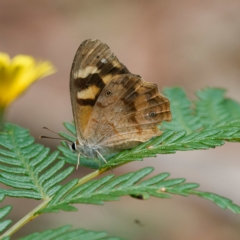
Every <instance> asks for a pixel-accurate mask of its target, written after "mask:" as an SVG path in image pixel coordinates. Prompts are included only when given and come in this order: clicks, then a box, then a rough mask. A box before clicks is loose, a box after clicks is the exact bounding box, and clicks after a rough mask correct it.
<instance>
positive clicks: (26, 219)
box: [0, 168, 109, 239]
mask: <svg viewBox="0 0 240 240" xmlns="http://www.w3.org/2000/svg"><path fill="white" fill-rule="evenodd" d="M107 170H109V169H108V168H105V169H101V170H97V171H95V172H93V173H90V174H88V175H87V176H85V177H83V178H81V179H79V181H78V184H77V185H76V186H75V187H77V186H79V185H82V184H83V183H85V182H88V181H89V180H91V179H93V178H95V177H97V176H98V175H100V174H102V173H103V172H105V171H107ZM75 187H73V188H72V189H74V188H75ZM72 189H71V190H72ZM52 197H53V196H52ZM52 197H51V198H48V199H46V200H44V201H43V202H42V203H41V204H39V205H38V206H37V207H36V208H34V209H33V210H32V211H31V212H29V213H28V214H27V215H26V216H24V217H23V218H22V219H20V220H19V221H18V222H17V223H16V224H14V225H13V226H12V227H11V228H9V229H8V230H7V231H6V232H5V233H4V234H3V235H2V236H0V239H3V238H4V237H7V236H11V235H12V234H14V233H15V232H16V231H18V230H19V229H20V228H21V227H23V226H24V225H25V224H27V223H28V222H30V221H31V220H33V219H34V218H36V217H38V216H39V215H40V214H41V213H39V214H35V213H36V212H38V211H39V210H41V209H43V208H44V207H45V206H46V205H47V204H48V203H49V202H50V201H51V200H52Z"/></svg>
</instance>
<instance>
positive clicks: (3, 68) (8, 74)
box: [0, 52, 55, 110]
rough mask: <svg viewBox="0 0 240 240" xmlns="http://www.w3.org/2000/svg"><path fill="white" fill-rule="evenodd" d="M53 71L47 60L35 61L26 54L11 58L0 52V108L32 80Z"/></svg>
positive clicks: (16, 95) (13, 98) (15, 96)
mask: <svg viewBox="0 0 240 240" xmlns="http://www.w3.org/2000/svg"><path fill="white" fill-rule="evenodd" d="M54 72H55V69H54V67H53V66H52V64H51V63H50V62H48V61H44V62H36V60H35V59H34V58H33V57H31V56H26V55H17V56H15V57H14V58H13V59H12V60H11V59H10V58H9V55H8V54H5V53H1V52H0V109H2V110H3V109H5V108H6V107H7V106H8V105H9V104H10V103H11V102H12V101H13V100H15V99H16V98H17V97H18V96H19V95H20V94H21V93H22V92H23V91H24V90H26V89H27V88H28V87H29V86H30V85H31V84H32V83H33V82H35V81H36V80H38V79H40V78H43V77H46V76H48V75H50V74H52V73H54Z"/></svg>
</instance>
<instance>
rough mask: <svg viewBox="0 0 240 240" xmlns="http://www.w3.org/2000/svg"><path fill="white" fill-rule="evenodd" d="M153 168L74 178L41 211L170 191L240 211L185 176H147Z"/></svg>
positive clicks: (163, 174) (52, 210)
mask: <svg viewBox="0 0 240 240" xmlns="http://www.w3.org/2000/svg"><path fill="white" fill-rule="evenodd" d="M153 170H154V168H152V167H146V168H143V169H140V170H138V171H136V172H130V173H127V174H124V175H121V176H119V177H114V175H113V174H110V175H107V176H105V177H103V178H101V179H98V180H91V181H89V182H87V183H85V184H83V185H80V186H78V185H77V183H78V182H77V180H72V181H70V182H69V183H67V184H66V185H65V186H63V187H62V188H61V189H59V190H58V192H57V193H56V195H55V196H54V197H53V199H52V201H51V202H50V203H49V204H48V206H46V208H43V209H42V210H40V211H39V212H58V211H60V210H64V211H77V209H76V208H75V207H73V206H71V205H70V204H76V203H85V204H103V202H106V201H116V200H119V197H121V196H128V195H130V196H133V197H135V196H136V197H137V198H140V199H148V198H149V197H150V196H153V197H158V198H170V197H171V195H170V194H178V195H181V196H189V195H190V194H192V195H197V196H199V197H202V198H205V199H208V200H210V201H213V202H215V203H216V204H217V205H218V206H220V207H221V208H223V209H227V208H228V209H230V210H231V211H233V212H234V213H240V207H239V206H237V205H236V204H233V203H232V201H231V200H230V199H227V198H224V197H221V196H219V195H216V194H213V193H208V192H201V191H197V190H195V189H196V188H198V187H199V184H196V183H185V179H184V178H175V179H167V178H168V177H169V173H161V174H158V175H156V176H154V177H151V178H149V179H147V180H143V178H144V177H146V176H147V175H149V174H150V173H151V172H152V171H153ZM141 180H143V181H141ZM140 181H141V182H140ZM139 196H141V197H139Z"/></svg>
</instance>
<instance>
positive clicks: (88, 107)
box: [70, 40, 129, 142]
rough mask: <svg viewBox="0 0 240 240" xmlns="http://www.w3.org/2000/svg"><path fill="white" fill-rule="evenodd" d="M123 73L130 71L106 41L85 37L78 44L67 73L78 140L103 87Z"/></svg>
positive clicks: (82, 137)
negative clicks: (86, 38) (85, 38)
mask: <svg viewBox="0 0 240 240" xmlns="http://www.w3.org/2000/svg"><path fill="white" fill-rule="evenodd" d="M123 73H129V71H128V70H127V68H126V67H125V66H124V65H122V64H121V63H120V62H119V61H118V59H117V58H116V57H115V56H114V54H113V53H112V52H111V50H110V48H109V47H108V46H107V45H106V44H103V43H101V42H100V41H99V40H86V41H84V42H83V43H82V44H81V45H80V47H79V49H78V50H77V53H76V55H75V58H74V61H73V65H72V70H71V76H70V92H71V103H72V109H73V115H74V122H75V126H76V130H77V135H78V141H80V142H81V141H82V140H83V139H85V137H84V131H85V129H86V127H87V125H88V122H89V118H90V116H91V114H92V111H93V107H94V105H95V103H96V101H97V98H98V96H99V95H100V93H101V91H102V89H103V88H104V87H105V85H106V84H108V82H109V81H111V79H112V77H113V76H114V75H118V74H123ZM86 138H87V137H86Z"/></svg>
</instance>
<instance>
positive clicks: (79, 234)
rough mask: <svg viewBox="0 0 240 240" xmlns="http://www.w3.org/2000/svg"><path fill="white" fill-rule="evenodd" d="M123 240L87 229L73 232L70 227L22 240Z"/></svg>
mask: <svg viewBox="0 0 240 240" xmlns="http://www.w3.org/2000/svg"><path fill="white" fill-rule="evenodd" d="M66 239H71V240H98V239H101V240H121V239H122V238H117V237H108V236H107V233H105V232H95V231H88V230H85V229H74V230H71V226H70V225H66V226H63V227H60V228H56V229H52V230H47V231H43V232H40V233H33V234H30V235H29V236H26V237H23V238H20V240H66Z"/></svg>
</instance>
